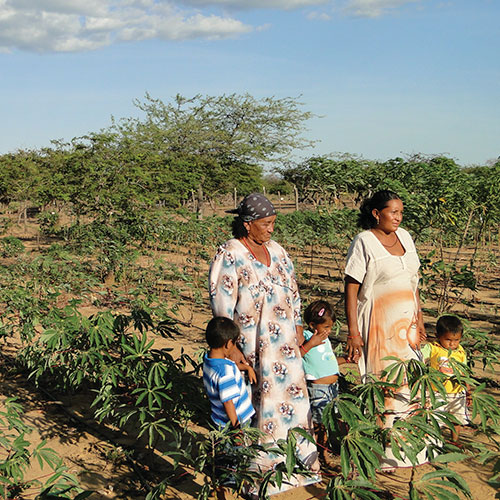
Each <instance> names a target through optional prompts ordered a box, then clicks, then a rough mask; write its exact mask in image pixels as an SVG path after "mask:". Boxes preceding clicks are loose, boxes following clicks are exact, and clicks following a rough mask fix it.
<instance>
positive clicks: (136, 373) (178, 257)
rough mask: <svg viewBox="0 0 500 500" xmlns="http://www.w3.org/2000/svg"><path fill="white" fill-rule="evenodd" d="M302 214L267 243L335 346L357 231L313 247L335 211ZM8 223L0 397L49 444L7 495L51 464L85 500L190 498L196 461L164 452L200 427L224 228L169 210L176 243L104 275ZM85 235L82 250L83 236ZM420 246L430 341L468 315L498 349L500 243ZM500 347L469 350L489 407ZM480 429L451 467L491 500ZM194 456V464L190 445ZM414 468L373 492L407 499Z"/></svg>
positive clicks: (130, 258) (489, 446)
mask: <svg viewBox="0 0 500 500" xmlns="http://www.w3.org/2000/svg"><path fill="white" fill-rule="evenodd" d="M340 215H344V216H345V214H344V213H343V212H341V213H340ZM298 216H299V214H297V213H295V212H293V211H290V213H285V214H281V215H280V216H279V219H278V224H277V230H276V239H277V240H278V241H280V242H281V243H282V244H283V245H284V246H286V248H287V249H288V250H289V252H290V254H291V256H292V257H293V259H294V261H295V263H296V271H297V276H298V279H299V283H300V289H301V296H302V300H303V302H304V303H308V302H310V301H311V300H314V299H316V298H319V297H328V298H329V300H331V302H332V303H333V304H334V305H335V308H336V310H337V312H338V314H339V318H340V320H339V323H338V330H337V334H336V335H335V336H334V337H332V340H333V341H337V342H338V343H340V344H342V343H343V342H344V340H345V332H346V328H345V321H344V320H343V312H342V309H343V298H342V291H343V283H342V272H343V265H344V262H345V253H346V250H347V246H348V244H349V241H350V239H351V236H352V234H351V232H352V231H353V230H354V229H353V228H352V227H351V228H350V230H345V231H344V233H343V234H342V233H339V234H329V235H328V234H327V237H328V238H330V239H331V240H332V241H331V243H330V244H328V242H327V243H326V244H325V242H318V241H314V240H313V239H312V235H309V237H308V234H307V231H310V228H311V227H312V225H313V224H316V225H321V224H322V220H323V219H324V220H326V217H328V218H329V219H333V220H335V218H336V212H335V209H331V210H330V211H329V212H328V213H326V212H321V211H320V212H318V211H307V210H302V212H301V217H302V219H303V220H302V221H298ZM5 217H6V218H7V219H8V218H9V217H10V218H11V219H12V221H13V223H12V224H9V229H8V231H7V232H6V233H5V234H4V236H3V237H2V239H1V242H2V249H3V253H2V258H1V264H2V292H1V293H2V299H1V300H2V325H3V326H2V331H1V333H2V351H1V357H2V370H1V374H0V377H1V378H0V389H1V393H2V396H3V397H4V398H5V397H16V398H17V399H16V401H17V403H19V404H21V405H22V406H23V412H24V413H23V416H22V420H23V422H24V425H28V426H29V427H31V428H32V432H30V433H26V434H25V433H24V432H25V431H24V430H23V431H22V435H23V436H24V439H26V440H27V441H29V443H31V444H30V445H29V446H28V447H27V449H28V450H33V449H34V447H36V446H39V445H40V444H41V443H43V444H45V446H46V447H47V448H50V449H51V450H52V451H51V452H50V453H47V455H46V458H45V455H43V454H42V458H41V459H40V460H42V463H44V460H45V459H46V460H47V463H44V468H43V469H40V465H39V463H38V460H37V459H36V458H35V456H31V464H30V465H29V466H28V467H27V469H26V471H25V472H24V473H23V476H22V481H20V482H19V483H18V486H17V489H16V487H15V486H12V489H11V490H10V491H12V492H16V494H19V495H20V498H34V496H35V495H36V494H38V493H39V492H40V486H39V484H37V483H33V484H31V483H30V481H32V480H35V479H36V480H40V481H41V482H42V483H44V482H45V480H46V479H47V478H48V477H50V476H51V473H50V467H49V466H50V465H54V466H56V463H57V466H56V470H58V469H57V467H59V468H60V467H64V472H62V469H61V470H60V471H59V473H60V476H59V479H58V480H61V479H63V478H64V477H65V475H66V474H68V473H69V474H71V475H72V476H73V477H74V479H76V480H77V481H78V483H79V485H80V487H81V488H83V489H84V490H92V491H93V492H94V493H93V494H92V496H91V498H144V497H145V496H146V494H147V493H148V491H153V490H154V487H155V486H157V485H158V484H160V483H161V482H162V481H165V488H166V491H165V493H164V497H163V498H193V497H196V496H197V495H199V494H200V492H201V491H202V485H203V474H200V471H199V468H198V469H197V464H196V463H195V460H193V458H194V457H191V462H190V460H189V459H188V458H187V457H186V456H184V457H183V458H181V459H180V465H179V467H178V468H174V467H173V464H174V460H173V457H172V456H171V455H169V449H170V448H171V447H172V445H175V443H176V441H175V439H181V440H184V441H183V442H186V440H187V437H186V436H180V435H178V433H179V430H178V429H177V430H176V427H178V426H186V428H187V429H189V431H190V432H192V433H193V435H195V436H206V435H207V432H208V430H207V422H206V416H207V414H206V411H207V406H206V400H205V399H204V396H203V391H202V388H201V386H200V383H199V360H200V352H202V350H203V348H204V339H203V330H204V326H205V324H206V322H207V321H208V320H209V318H210V309H209V304H208V297H207V291H206V279H207V272H208V266H209V262H210V259H211V257H212V255H213V254H214V252H215V249H216V247H217V245H218V244H220V243H221V242H222V241H224V240H225V239H227V238H229V229H228V228H229V220H228V219H227V218H221V217H218V216H211V215H205V217H204V218H203V220H197V219H196V218H193V217H191V216H186V215H184V216H182V215H177V216H175V217H174V216H172V215H171V214H165V215H164V217H163V223H164V229H165V230H166V229H167V228H168V229H169V231H170V237H169V238H165V237H164V235H163V238H162V239H158V240H157V241H156V242H155V243H154V244H151V242H146V243H144V244H142V245H124V248H121V250H120V252H121V254H120V257H119V258H118V259H116V262H115V265H114V267H113V270H112V271H113V272H109V269H106V262H108V261H107V260H106V259H108V260H109V254H108V255H106V253H104V254H103V255H101V254H100V250H99V251H96V250H95V248H92V242H90V243H91V244H89V242H88V241H86V244H87V245H88V247H84V248H82V247H81V246H80V248H77V247H76V245H75V242H74V241H69V240H67V241H65V240H64V239H63V238H61V237H60V236H55V235H46V234H44V233H43V231H41V226H40V220H39V219H38V220H37V219H36V218H29V219H28V220H27V222H26V223H25V224H20V225H18V224H16V223H15V218H14V217H13V216H12V215H10V216H9V215H8V214H6V215H5ZM161 219H162V217H159V219H158V220H161ZM337 220H338V219H337ZM292 227H293V228H295V230H293V231H292V230H290V229H289V228H292ZM157 230H158V231H159V230H161V225H158V226H157ZM58 231H59V234H62V232H60V230H59V229H58ZM315 234H316V236H319V233H318V232H317V233H315ZM85 236H87V235H85ZM323 236H324V235H323ZM80 237H81V236H80ZM81 238H82V240H80V241H79V242H78V244H79V245H82V244H83V242H85V240H83V237H81ZM300 238H302V239H300ZM308 240H309V241H308ZM418 249H419V254H420V257H421V260H422V262H423V263H424V266H423V269H422V276H423V284H422V287H421V291H422V296H423V297H424V298H425V299H424V300H425V302H424V310H425V320H426V327H427V330H428V332H429V334H430V335H431V334H432V330H433V326H434V324H435V318H436V316H437V314H438V312H440V311H444V310H451V311H453V312H455V313H457V314H459V315H460V316H461V317H462V318H463V319H464V320H465V321H466V323H467V328H468V330H469V331H471V332H472V333H473V335H472V336H471V337H470V338H471V342H477V343H478V344H480V346H481V347H482V348H484V346H489V345H491V344H494V345H498V340H499V335H500V318H499V315H498V309H499V307H500V295H499V292H498V290H499V285H500V274H499V273H498V262H499V257H500V249H499V246H498V243H497V242H488V243H487V244H486V245H481V246H480V248H477V249H475V248H473V247H471V246H467V245H464V246H463V247H462V248H460V249H458V248H457V247H454V246H453V247H452V246H450V247H443V248H439V245H438V244H432V243H430V242H429V241H426V242H423V243H421V244H420V245H418ZM474 253H475V257H474V258H475V260H476V264H475V267H474V273H475V274H474V279H475V281H474V286H466V285H467V283H465V284H464V283H455V282H453V283H452V284H451V285H448V284H447V283H446V269H447V268H451V266H454V267H453V269H455V270H456V269H458V270H460V269H463V268H464V266H465V267H467V265H468V263H469V262H470V259H471V256H472V255H473V254H474ZM438 257H439V259H438ZM469 285H470V284H469ZM483 337H484V338H483ZM497 353H498V350H497V349H496V348H495V349H492V350H491V352H489V353H487V352H484V351H482V352H481V351H480V350H479V351H477V352H476V355H475V357H474V359H475V364H474V367H473V375H474V377H475V378H476V379H477V380H478V381H484V382H485V384H486V393H487V394H488V395H491V396H493V397H494V398H495V400H496V401H497V402H498V401H499V400H500V393H499V390H498V388H499V385H498V382H499V378H498V376H497V374H496V373H495V372H494V371H493V370H492V369H494V368H495V362H496V361H497V358H496V356H497ZM141 366H143V368H145V370H146V371H144V370H141V369H140V368H139V367H141ZM355 373H356V372H355V367H354V366H353V365H349V366H348V370H347V372H346V374H347V376H348V377H351V378H352V379H353V380H355ZM186 374H189V375H187V376H186ZM152 381H154V383H151V382H152ZM176 382H178V383H180V384H182V387H179V386H178V385H176ZM170 383H171V384H172V385H169V384H170ZM155 384H156V385H155ZM5 408H6V407H5V406H4V411H5ZM476 421H477V429H474V428H470V429H467V431H466V432H464V434H463V444H464V450H461V452H462V451H463V453H464V456H463V457H462V458H461V459H460V460H458V461H457V462H456V463H452V464H450V467H451V469H452V470H454V471H456V472H458V473H459V474H460V475H461V477H463V478H464V480H465V481H466V483H467V484H468V486H469V488H471V491H472V498H494V494H495V489H494V485H492V484H488V481H489V480H490V479H491V477H492V476H493V472H494V471H493V469H492V465H491V463H482V462H483V461H486V459H485V458H484V457H486V456H487V455H483V456H482V457H483V458H484V460H483V459H478V452H477V448H476V446H477V445H478V444H479V445H481V446H484V447H485V448H484V449H485V450H490V452H491V453H493V455H492V457H493V458H491V457H489V455H488V457H489V458H491V460H493V463H494V460H495V459H494V456H495V455H494V453H498V449H497V448H495V445H494V444H493V443H495V442H496V441H492V442H490V441H489V439H488V437H487V433H486V432H484V431H481V424H480V422H481V418H479V417H477V418H476ZM488 425H489V424H488ZM488 429H489V430H491V429H490V428H489V427H488ZM4 432H5V431H4ZM488 432H489V431H488ZM489 437H490V438H491V437H492V436H489ZM198 439H200V438H198ZM189 446H193V448H192V449H191V450H188V451H190V452H191V453H192V454H193V455H194V456H196V454H197V452H196V451H195V445H193V444H192V443H190V444H189ZM174 447H175V446H174ZM495 450H496V451H495ZM28 453H31V451H28ZM484 453H485V452H484V451H483V454H484ZM3 458H4V457H2V459H3ZM59 460H61V463H60V464H59ZM486 462H487V461H486ZM427 469H429V470H431V466H423V467H421V468H418V469H417V470H416V475H417V476H416V477H418V476H422V475H423V474H425V473H426V472H428V471H429V470H427ZM410 474H411V473H410V472H409V471H403V472H399V473H398V474H397V475H395V476H387V475H382V474H378V476H377V477H376V484H377V485H378V486H379V487H381V488H383V489H384V491H386V493H385V494H386V495H387V494H392V495H393V497H387V496H385V497H383V496H380V497H379V498H407V495H408V492H407V490H408V484H409V482H410V479H411V480H412V481H415V478H410ZM334 476H335V474H333V475H332V477H331V478H330V477H328V476H325V478H324V484H323V485H322V486H318V487H316V488H315V489H314V490H311V489H309V491H308V490H305V489H304V490H300V491H298V492H295V493H294V498H304V499H305V498H322V497H324V496H325V495H326V488H327V483H328V480H329V479H333V478H334ZM70 480H71V477H69V478H68V481H70ZM56 482H57V481H56ZM297 495H298V496H297ZM10 497H12V498H13V497H14V495H11V496H9V495H7V496H6V498H10ZM283 497H285V498H286V497H287V494H283Z"/></svg>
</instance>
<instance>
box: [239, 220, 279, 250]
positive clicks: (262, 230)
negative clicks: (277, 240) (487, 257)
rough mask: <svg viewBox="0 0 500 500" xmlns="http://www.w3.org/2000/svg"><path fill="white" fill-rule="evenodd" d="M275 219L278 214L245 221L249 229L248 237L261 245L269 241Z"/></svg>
mask: <svg viewBox="0 0 500 500" xmlns="http://www.w3.org/2000/svg"><path fill="white" fill-rule="evenodd" d="M275 221H276V215H270V216H269V217H264V218H263V219H257V220H253V221H251V222H245V223H244V224H245V228H246V230H247V231H248V238H249V239H251V240H252V241H254V242H255V243H258V244H259V245H261V244H262V243H265V242H266V241H269V240H270V239H271V235H272V234H273V231H274V222H275Z"/></svg>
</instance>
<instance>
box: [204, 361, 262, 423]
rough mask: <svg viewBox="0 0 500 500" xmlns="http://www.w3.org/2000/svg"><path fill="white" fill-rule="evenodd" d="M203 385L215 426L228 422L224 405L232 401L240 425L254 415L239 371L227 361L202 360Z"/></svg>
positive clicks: (231, 362)
mask: <svg viewBox="0 0 500 500" xmlns="http://www.w3.org/2000/svg"><path fill="white" fill-rule="evenodd" d="M203 384H204V386H205V390H206V391H207V395H208V399H209V400H210V407H211V410H212V415H211V417H212V420H213V421H214V422H215V423H216V424H217V425H222V426H224V425H226V423H227V422H229V417H228V416H227V413H226V410H225V409H224V403H225V402H227V401H230V400H232V401H233V403H234V407H235V409H236V415H237V417H238V421H239V422H240V424H243V423H245V422H246V421H247V420H249V419H250V418H251V417H252V415H253V414H254V413H255V410H254V408H253V406H252V401H251V400H250V397H249V395H248V390H247V387H246V384H245V382H244V380H243V377H242V376H241V373H240V370H239V369H238V367H237V366H236V364H235V363H234V362H233V361H230V360H229V359H220V358H209V357H208V356H207V355H205V357H204V358H203Z"/></svg>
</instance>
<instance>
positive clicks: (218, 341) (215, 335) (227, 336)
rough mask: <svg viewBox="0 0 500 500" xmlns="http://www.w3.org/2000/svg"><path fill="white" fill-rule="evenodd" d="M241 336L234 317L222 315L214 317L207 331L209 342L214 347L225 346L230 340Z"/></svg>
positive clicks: (206, 335)
mask: <svg viewBox="0 0 500 500" xmlns="http://www.w3.org/2000/svg"><path fill="white" fill-rule="evenodd" d="M239 336H240V329H239V327H238V325H237V324H236V323H235V322H234V321H233V320H232V319H229V318H224V317H222V316H217V317H215V318H212V319H211V320H210V321H209V322H208V325H207V330H206V332H205V337H206V339H207V344H208V345H209V347H211V348H214V349H217V348H219V347H223V346H225V345H226V344H227V343H228V341H230V340H232V341H233V342H235V341H236V339H237V338H238V337H239Z"/></svg>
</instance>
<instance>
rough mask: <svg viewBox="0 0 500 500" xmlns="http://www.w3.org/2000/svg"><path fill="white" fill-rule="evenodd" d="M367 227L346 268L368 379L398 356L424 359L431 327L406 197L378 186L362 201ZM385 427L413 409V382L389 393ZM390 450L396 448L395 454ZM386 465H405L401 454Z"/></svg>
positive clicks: (356, 339) (352, 350) (351, 318)
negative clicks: (405, 223) (406, 223)
mask: <svg viewBox="0 0 500 500" xmlns="http://www.w3.org/2000/svg"><path fill="white" fill-rule="evenodd" d="M360 210H361V213H360V216H359V225H360V226H361V227H362V228H363V229H364V231H362V232H361V233H359V234H358V235H357V236H356V237H355V238H354V240H353V242H352V243H351V246H350V248H349V251H348V254H347V264H346V268H345V304H346V314H347V323H348V331H349V333H348V337H347V351H348V355H349V356H354V355H359V356H360V359H359V363H358V364H359V369H360V373H361V377H362V381H365V380H366V379H367V376H368V375H374V376H376V377H379V376H380V374H381V372H382V370H384V369H385V368H387V367H388V366H389V365H391V364H393V363H394V361H392V360H387V359H384V358H386V357H388V356H393V357H397V358H399V359H401V360H405V361H406V360H410V359H421V355H420V350H419V348H420V341H421V340H423V339H424V338H425V327H424V322H423V318H422V310H421V308H420V299H419V294H418V280H419V276H418V269H419V267H420V260H419V258H418V255H417V251H416V248H415V244H414V243H413V240H412V238H411V236H410V234H409V233H408V232H407V231H406V230H405V229H403V228H401V227H400V224H401V221H402V219H403V202H402V201H401V199H400V198H399V196H398V195H397V194H396V193H394V192H392V191H388V190H384V191H378V192H377V193H375V194H374V195H373V196H372V197H371V198H369V199H367V200H365V201H364V202H363V204H362V205H361V208H360ZM385 403H386V418H385V422H384V426H385V427H392V425H393V423H394V421H395V420H397V419H398V418H402V417H404V416H405V415H408V413H409V411H411V407H410V406H409V405H408V403H409V391H408V386H407V385H403V386H401V387H400V388H399V389H398V390H397V393H396V395H395V396H394V397H391V398H386V402H385ZM389 455H390V454H389ZM390 458H391V459H390V460H388V461H386V462H385V463H383V464H382V466H383V467H384V466H390V467H394V466H404V465H408V463H407V462H405V463H401V462H400V461H398V460H396V459H395V458H394V459H392V457H390Z"/></svg>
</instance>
